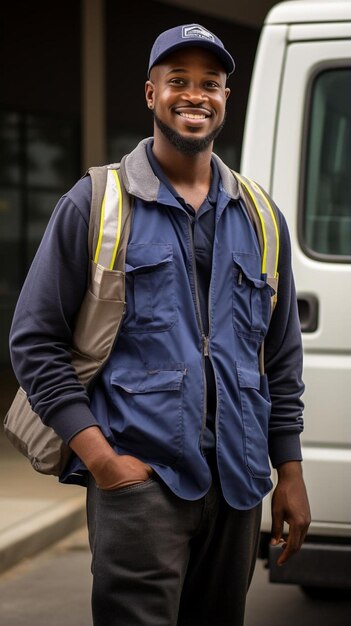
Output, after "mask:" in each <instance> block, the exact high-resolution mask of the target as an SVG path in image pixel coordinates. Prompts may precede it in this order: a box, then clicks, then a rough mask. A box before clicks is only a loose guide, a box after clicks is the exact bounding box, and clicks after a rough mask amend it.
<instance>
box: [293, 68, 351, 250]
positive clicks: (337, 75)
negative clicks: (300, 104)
mask: <svg viewBox="0 0 351 626" xmlns="http://www.w3.org/2000/svg"><path fill="white" fill-rule="evenodd" d="M305 181H306V183H305V196H304V206H303V224H302V238H303V244H304V246H305V247H306V248H307V250H308V251H309V253H310V254H311V256H317V257H318V256H320V255H323V260H328V257H330V260H333V261H335V260H336V261H337V260H340V261H342V260H345V257H351V69H348V68H340V69H330V70H326V71H323V72H322V73H320V74H319V75H318V76H317V78H316V79H315V81H314V84H313V88H312V98H311V109H310V118H309V126H308V138H307V160H306V173H305Z"/></svg>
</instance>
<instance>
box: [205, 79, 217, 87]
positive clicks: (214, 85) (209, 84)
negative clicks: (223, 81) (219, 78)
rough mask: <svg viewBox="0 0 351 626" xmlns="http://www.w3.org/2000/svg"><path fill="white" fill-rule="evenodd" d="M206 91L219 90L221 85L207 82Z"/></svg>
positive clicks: (211, 81) (210, 81) (212, 81)
mask: <svg viewBox="0 0 351 626" xmlns="http://www.w3.org/2000/svg"><path fill="white" fill-rule="evenodd" d="M204 86H205V89H218V88H219V87H220V85H219V84H218V83H216V81H214V80H207V81H206V83H205V85H204Z"/></svg>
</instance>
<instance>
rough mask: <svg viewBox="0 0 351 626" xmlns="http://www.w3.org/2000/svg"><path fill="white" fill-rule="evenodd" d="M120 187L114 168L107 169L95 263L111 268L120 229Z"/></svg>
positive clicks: (116, 249) (114, 258)
mask: <svg viewBox="0 0 351 626" xmlns="http://www.w3.org/2000/svg"><path fill="white" fill-rule="evenodd" d="M122 210H123V206H122V189H121V184H120V181H119V178H118V174H117V172H116V170H113V169H109V170H107V180H106V189H105V193H104V198H103V201H102V205H101V217H100V230H99V236H98V242H97V246H96V251H95V254H94V261H95V263H97V264H99V265H101V266H102V267H105V268H108V269H113V267H114V264H115V260H116V255H117V251H118V246H119V242H120V238H121V230H122Z"/></svg>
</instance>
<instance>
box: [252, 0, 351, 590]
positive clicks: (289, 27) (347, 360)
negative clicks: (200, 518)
mask: <svg viewBox="0 0 351 626" xmlns="http://www.w3.org/2000/svg"><path fill="white" fill-rule="evenodd" d="M241 172H242V173H243V174H245V175H247V176H249V177H251V178H253V179H254V180H256V181H258V182H259V183H260V184H261V185H262V186H263V187H265V188H266V189H267V190H268V191H269V192H270V194H271V195H272V197H273V198H274V200H275V201H276V203H277V204H278V206H279V207H280V208H281V210H282V211H283V213H284V214H285V216H286V218H287V221H288V224H289V228H290V234H291V240H292V248H293V267H294V273H295V280H296V287H297V293H298V302H299V313H300V320H301V328H302V332H303V343H304V381H305V383H306V392H305V395H304V401H305V414H304V418H305V430H304V433H303V437H302V443H303V456H304V477H305V481H306V484H307V489H308V493H309V498H310V504H311V509H312V518H313V521H312V524H311V527H310V531H309V535H308V539H307V541H306V543H305V545H304V547H303V549H302V550H301V552H300V554H299V555H297V556H296V557H294V558H293V559H292V560H291V561H290V562H288V563H287V564H285V565H284V567H280V568H277V567H276V565H275V556H274V555H275V551H274V550H273V549H270V560H269V563H270V575H271V580H272V581H275V582H288V583H298V584H300V585H301V586H303V587H304V588H307V590H310V591H312V590H313V589H316V588H317V589H320V588H325V587H333V588H350V587H351V1H349V0H348V1H346V0H343V1H336V0H329V1H319V0H315V1H313V0H306V1H305V0H298V1H291V2H283V3H281V4H278V5H276V6H275V7H274V8H273V9H272V10H271V12H270V13H269V14H268V16H267V18H266V21H265V24H264V28H263V30H262V34H261V39H260V42H259V47H258V51H257V57H256V62H255V67H254V73H253V78H252V85H251V91H250V97H249V104H248V111H247V120H246V126H245V133H244V144H243V153H242V162H241ZM270 523H271V522H270V502H269V500H268V499H266V500H265V507H264V517H263V524H262V532H263V537H265V536H267V537H268V534H269V531H270Z"/></svg>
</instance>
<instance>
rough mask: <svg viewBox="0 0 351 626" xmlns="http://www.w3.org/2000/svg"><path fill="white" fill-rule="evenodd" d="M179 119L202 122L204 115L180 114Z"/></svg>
mask: <svg viewBox="0 0 351 626" xmlns="http://www.w3.org/2000/svg"><path fill="white" fill-rule="evenodd" d="M180 116H181V117H186V118H188V119H189V120H204V119H205V118H206V115H204V114H198V113H180Z"/></svg>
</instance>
